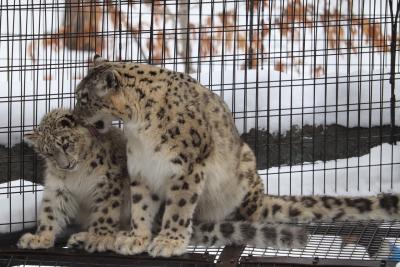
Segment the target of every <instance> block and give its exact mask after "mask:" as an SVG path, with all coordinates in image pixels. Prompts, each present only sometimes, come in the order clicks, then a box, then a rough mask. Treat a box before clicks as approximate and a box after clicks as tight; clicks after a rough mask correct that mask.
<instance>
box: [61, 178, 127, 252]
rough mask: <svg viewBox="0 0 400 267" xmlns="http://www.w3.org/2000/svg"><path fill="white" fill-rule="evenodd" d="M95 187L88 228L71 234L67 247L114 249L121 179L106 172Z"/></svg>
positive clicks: (97, 250)
mask: <svg viewBox="0 0 400 267" xmlns="http://www.w3.org/2000/svg"><path fill="white" fill-rule="evenodd" d="M104 181H107V182H104ZM97 189H98V193H97V194H96V196H95V205H94V207H93V209H92V213H91V215H90V220H89V221H90V226H89V229H88V231H87V232H80V233H76V234H73V235H72V236H71V237H70V239H69V240H68V247H73V248H82V247H83V248H84V249H85V250H86V251H88V252H104V251H108V250H114V244H115V237H116V234H117V231H118V229H119V225H120V214H121V201H122V199H123V197H122V184H121V179H118V178H114V179H112V175H111V174H108V176H107V178H106V177H105V178H104V179H103V182H100V183H98V184H97Z"/></svg>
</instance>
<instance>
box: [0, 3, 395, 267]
mask: <svg viewBox="0 0 400 267" xmlns="http://www.w3.org/2000/svg"><path fill="white" fill-rule="evenodd" d="M395 2H396V1H395ZM392 8H393V10H394V11H395V12H394V13H393V12H391V11H390V9H391V6H390V4H389V0H385V1H381V0H319V1H317V0H280V1H270V0H263V1H261V0H259V1H258V0H246V1H238V0H215V1H201V0H199V1H186V0H185V1H175V0H174V1H172V0H167V1H133V0H126V1H125V0H118V1H116V0H66V1H53V0H41V1H36V0H35V1H33V0H32V1H28V0H10V1H0V203H1V204H0V207H1V210H0V239H1V237H2V235H3V236H5V235H8V234H10V233H11V232H15V231H20V230H24V229H30V228H31V227H34V226H35V222H36V221H37V216H38V214H37V212H38V207H39V206H40V203H41V197H42V193H43V184H44V182H43V178H44V164H43V163H44V162H43V159H41V158H40V157H38V155H37V154H36V153H35V152H34V151H33V150H32V148H31V147H28V146H27V145H26V144H24V143H23V136H24V134H25V133H27V132H30V131H32V129H34V128H35V127H36V126H37V125H38V123H39V122H40V119H41V118H42V116H43V115H44V114H46V113H47V112H49V111H50V110H51V109H53V108H56V107H66V108H73V107H74V103H75V96H74V90H75V87H76V86H77V84H78V83H79V81H80V80H81V79H82V78H83V77H84V75H85V74H86V73H87V70H88V68H89V66H90V65H91V64H92V58H93V55H94V54H95V53H98V54H101V55H102V56H103V57H105V58H107V59H109V60H111V61H133V62H139V63H149V64H154V65H158V66H162V67H165V68H168V69H171V70H175V71H181V72H186V73H189V74H190V75H191V76H192V77H193V78H195V79H197V80H198V81H199V82H200V83H201V84H203V85H205V86H206V87H208V88H209V89H210V90H212V91H213V92H215V93H216V94H218V95H220V96H221V97H222V98H223V99H224V100H225V102H226V103H227V104H228V106H229V108H230V109H231V111H232V114H233V117H234V120H235V123H236V126H237V128H238V131H239V133H240V134H241V137H242V139H243V140H244V141H245V142H247V143H248V144H249V145H250V147H251V148H252V149H253V150H254V152H255V154H256V156H257V167H258V169H259V174H260V176H261V177H262V179H263V181H264V185H265V192H266V193H267V194H277V195H311V194H330V195H364V194H366V195H371V194H376V193H380V192H387V191H391V192H398V191H399V189H400V188H399V187H400V145H399V143H398V141H399V140H400V130H399V127H400V116H399V115H398V109H399V107H400V97H399V94H400V85H399V82H400V81H399V62H400V60H399V59H400V56H399V53H398V50H399V49H400V39H399V35H397V36H393V31H392V26H393V25H394V24H393V22H394V20H393V19H394V15H395V14H396V10H397V9H398V8H399V7H398V6H397V3H393V6H392ZM394 40H397V44H396V45H394V46H391V45H392V44H393V41H394ZM393 48H394V49H393ZM392 55H394V57H392ZM391 60H392V61H391ZM393 81H394V82H395V86H394V94H395V95H396V96H397V100H396V99H394V98H393V93H392V92H391V86H392V82H393ZM393 111H394V112H395V115H397V116H395V117H394V118H393V117H391V114H393ZM117 125H118V126H121V125H120V124H117ZM385 223H386V224H385ZM310 227H311V228H310V230H311V233H312V234H311V236H310V240H309V243H308V245H307V247H306V248H304V249H302V250H292V251H286V252H285V251H283V252H282V251H278V250H273V249H260V248H250V247H246V249H245V250H244V252H243V254H242V258H241V260H242V262H243V263H249V264H250V263H251V262H252V260H251V258H253V259H256V260H258V259H259V257H275V256H282V257H286V256H289V257H301V258H311V257H320V258H330V259H336V260H340V259H354V260H370V261H373V260H379V259H392V260H396V258H390V257H393V255H392V254H393V253H394V252H393V251H394V248H395V247H396V246H397V245H400V244H399V242H398V241H397V237H398V236H397V231H398V230H397V229H398V222H347V223H343V224H341V223H340V222H338V223H335V224H320V225H319V224H317V225H312V226H310ZM188 251H189V252H193V253H200V254H204V253H206V254H209V255H214V256H213V257H216V261H215V262H217V261H218V257H219V256H218V255H219V254H220V253H221V251H222V248H208V249H206V248H204V249H203V248H200V247H193V248H189V250H188ZM0 254H1V253H0ZM250 255H251V256H250ZM64 260H65V261H64ZM64 260H62V259H59V260H57V259H54V261H53V260H49V259H46V258H39V259H38V258H36V259H33V258H30V256H29V255H28V256H27V255H25V256H24V255H21V254H8V255H7V256H4V257H3V256H1V257H0V265H2V266H3V265H4V266H25V265H41V266H48V265H53V266H69V265H72V263H71V262H68V259H64ZM74 264H75V263H74ZM88 264H89V265H88ZM90 264H91V265H90ZM96 264H97V263H94V262H93V263H87V262H86V263H84V262H83V263H76V264H75V265H74V266H97V265H96ZM100 264H101V263H100ZM123 264H125V263H123V262H121V265H120V266H125V265H123ZM146 264H147V263H146ZM159 264H160V265H157V266H170V265H167V264H165V263H159ZM169 264H172V263H169ZM176 264H178V263H176ZM179 264H181V265H172V266H183V265H185V264H183V263H179ZM188 264H189V263H188ZM190 264H191V263H190ZM190 264H189V265H190ZM193 264H195V265H193V266H203V265H201V264H200V265H196V264H199V263H193ZM205 264H206V265H204V266H207V264H208V263H205ZM102 266H107V265H106V263H104V264H103V265H102ZM110 266H111V265H110ZM113 266H116V265H113ZM185 266H186V265H185ZM190 266H192V265H190Z"/></svg>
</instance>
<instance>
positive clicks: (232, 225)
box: [191, 221, 308, 249]
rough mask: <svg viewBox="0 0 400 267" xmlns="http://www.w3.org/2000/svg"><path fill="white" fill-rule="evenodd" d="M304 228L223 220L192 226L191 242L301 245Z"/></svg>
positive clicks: (286, 247)
mask: <svg viewBox="0 0 400 267" xmlns="http://www.w3.org/2000/svg"><path fill="white" fill-rule="evenodd" d="M307 240H308V234H307V231H306V228H305V227H301V226H296V225H289V224H271V223H256V222H251V223H250V222H238V221H234V222H232V221H224V222H219V223H200V224H197V225H194V226H193V235H192V239H191V244H192V245H204V246H207V247H209V246H224V245H250V246H254V247H258V248H266V247H273V248H276V249H291V248H301V247H304V246H305V245H306V242H307Z"/></svg>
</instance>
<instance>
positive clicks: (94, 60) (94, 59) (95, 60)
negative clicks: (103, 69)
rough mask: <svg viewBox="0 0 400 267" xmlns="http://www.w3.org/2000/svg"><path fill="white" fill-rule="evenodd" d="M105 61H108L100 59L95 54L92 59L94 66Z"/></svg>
mask: <svg viewBox="0 0 400 267" xmlns="http://www.w3.org/2000/svg"><path fill="white" fill-rule="evenodd" d="M107 61H108V60H107V59H105V58H102V57H101V56H100V55H99V54H95V55H94V57H93V63H94V65H95V66H96V65H98V64H101V63H103V62H107Z"/></svg>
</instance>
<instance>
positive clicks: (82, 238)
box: [67, 232, 89, 249]
mask: <svg viewBox="0 0 400 267" xmlns="http://www.w3.org/2000/svg"><path fill="white" fill-rule="evenodd" d="M88 234H89V233H88V232H80V233H76V234H73V235H71V236H70V237H69V239H68V242H67V247H69V248H76V249H83V248H84V246H85V243H86V239H87V236H88Z"/></svg>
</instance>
